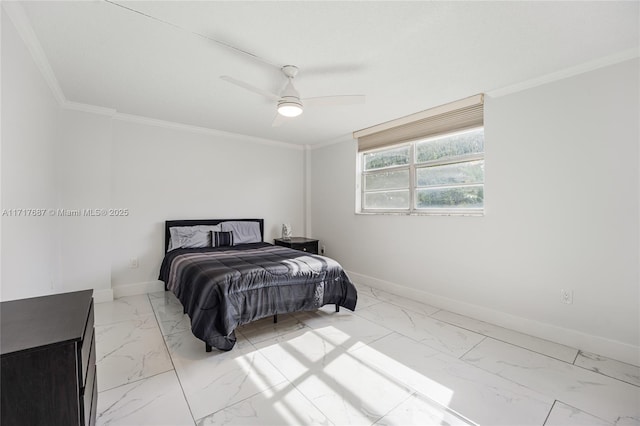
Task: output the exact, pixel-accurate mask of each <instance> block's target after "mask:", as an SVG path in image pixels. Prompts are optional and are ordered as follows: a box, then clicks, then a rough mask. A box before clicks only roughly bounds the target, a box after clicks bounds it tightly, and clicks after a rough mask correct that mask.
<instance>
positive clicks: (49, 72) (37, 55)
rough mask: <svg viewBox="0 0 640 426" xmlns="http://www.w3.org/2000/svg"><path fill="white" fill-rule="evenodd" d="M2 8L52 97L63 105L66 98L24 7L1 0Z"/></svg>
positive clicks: (15, 2) (14, 2)
mask: <svg viewBox="0 0 640 426" xmlns="http://www.w3.org/2000/svg"><path fill="white" fill-rule="evenodd" d="M2 9H4V11H5V13H6V14H7V16H9V19H11V22H13V25H14V26H15V27H16V30H17V31H18V34H19V35H20V37H21V38H22V40H23V41H24V44H25V46H27V49H28V50H29V53H31V57H32V58H33V61H34V62H35V63H36V66H37V67H38V69H39V70H40V73H41V74H42V77H44V80H45V81H46V82H47V85H48V86H49V88H50V89H51V92H52V93H53V97H54V98H55V100H56V101H57V102H58V104H59V105H60V106H62V105H64V103H65V102H66V101H67V99H66V98H65V96H64V93H63V92H62V89H61V88H60V83H58V79H57V78H56V75H55V74H54V73H53V69H52V68H51V65H50V64H49V61H48V60H47V56H46V55H45V53H44V50H42V45H41V44H40V41H39V40H38V37H37V36H36V33H35V31H33V27H32V26H31V23H30V22H29V18H27V14H26V13H25V11H24V8H23V7H22V5H21V4H20V2H17V1H3V2H2Z"/></svg>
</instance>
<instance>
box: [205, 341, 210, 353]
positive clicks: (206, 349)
mask: <svg viewBox="0 0 640 426" xmlns="http://www.w3.org/2000/svg"><path fill="white" fill-rule="evenodd" d="M204 350H205V351H207V352H211V345H210V344H208V343H205V344H204Z"/></svg>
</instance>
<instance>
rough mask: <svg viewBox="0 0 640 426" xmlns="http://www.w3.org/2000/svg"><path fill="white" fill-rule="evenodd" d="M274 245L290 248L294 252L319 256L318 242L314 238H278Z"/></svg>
mask: <svg viewBox="0 0 640 426" xmlns="http://www.w3.org/2000/svg"><path fill="white" fill-rule="evenodd" d="M274 243H275V245H277V246H283V247H289V248H292V249H294V250H300V251H306V252H307V253H311V254H318V240H314V239H312V238H303V237H291V238H290V239H288V240H283V239H282V238H276V239H275V240H274Z"/></svg>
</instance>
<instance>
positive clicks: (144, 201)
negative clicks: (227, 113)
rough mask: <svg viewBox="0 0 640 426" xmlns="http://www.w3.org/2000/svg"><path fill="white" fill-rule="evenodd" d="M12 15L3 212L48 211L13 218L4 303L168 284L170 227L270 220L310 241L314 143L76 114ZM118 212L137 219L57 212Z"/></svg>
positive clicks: (8, 224)
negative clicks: (186, 222) (308, 200)
mask: <svg viewBox="0 0 640 426" xmlns="http://www.w3.org/2000/svg"><path fill="white" fill-rule="evenodd" d="M2 11H3V16H2V117H1V119H2V120H1V121H2V150H1V161H2V176H1V185H2V208H3V209H18V208H42V209H46V210H47V214H46V215H45V216H44V217H40V218H38V217H23V216H21V217H11V216H3V217H2V235H1V241H2V272H1V276H2V283H1V287H0V298H1V299H2V300H10V299H16V298H22V297H29V296H38V295H43V294H47V293H59V292H65V291H74V290H79V289H85V288H93V289H95V290H99V294H100V298H102V299H104V298H108V297H110V295H111V294H112V292H111V290H112V288H113V289H114V292H115V293H116V296H118V295H125V294H128V293H135V292H139V291H145V290H146V289H149V288H154V286H155V288H157V284H158V282H157V278H158V273H159V267H160V263H161V261H162V257H163V245H164V221H165V220H168V219H194V218H240V217H245V218H246V217H256V218H263V219H265V240H266V241H270V240H272V239H273V238H274V237H277V236H278V235H279V234H280V229H281V226H282V223H284V222H287V223H291V224H292V226H293V229H294V230H298V232H299V233H300V234H303V233H304V227H305V195H304V193H305V192H304V191H305V190H304V188H305V157H304V155H305V152H304V150H303V149H302V147H297V146H293V145H290V144H283V143H277V142H270V141H266V140H258V139H256V138H248V137H243V136H239V135H231V134H226V133H223V132H216V131H208V130H205V129H194V128H190V127H187V126H173V127H171V125H170V124H169V123H160V122H152V123H149V122H150V121H151V120H143V119H140V118H136V117H130V116H124V115H118V114H111V115H109V114H106V115H105V114H103V113H94V112H91V111H93V109H92V108H89V107H87V108H85V107H83V106H82V105H72V106H73V108H75V109H74V110H71V109H68V108H67V107H68V105H69V104H67V103H66V101H64V100H62V101H61V103H62V104H61V105H60V104H59V103H58V102H57V101H56V100H55V98H54V96H52V88H51V87H48V85H47V83H46V82H45V81H44V79H43V78H42V75H41V73H40V71H39V69H38V67H37V66H36V65H35V62H34V59H33V58H32V56H31V54H30V53H29V51H28V50H27V48H26V47H25V44H24V42H23V40H22V39H21V38H20V36H19V35H18V33H17V32H16V29H15V27H14V26H13V24H12V22H11V21H10V20H9V19H7V17H6V14H5V13H4V9H2ZM83 109H86V110H87V111H82V110H83ZM98 112H100V111H98ZM102 112H107V111H106V110H105V111H102ZM111 208H123V209H128V210H129V212H130V213H129V215H128V216H127V217H96V216H84V215H81V216H79V217H78V216H64V215H59V214H57V213H56V214H55V215H54V216H51V215H49V213H48V211H49V210H50V209H52V210H53V211H56V212H57V211H58V209H63V210H69V211H73V210H80V211H84V210H85V209H111ZM131 258H137V259H138V260H139V267H138V268H135V269H131V268H129V259H131ZM95 294H96V293H94V295H95Z"/></svg>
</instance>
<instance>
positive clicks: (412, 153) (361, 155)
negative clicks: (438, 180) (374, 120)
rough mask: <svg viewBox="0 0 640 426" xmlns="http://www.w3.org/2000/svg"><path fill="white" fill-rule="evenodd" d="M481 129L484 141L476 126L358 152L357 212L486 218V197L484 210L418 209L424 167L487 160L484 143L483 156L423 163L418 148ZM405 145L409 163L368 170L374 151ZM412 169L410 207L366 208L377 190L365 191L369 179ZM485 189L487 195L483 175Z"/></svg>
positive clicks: (409, 188) (457, 208) (481, 208)
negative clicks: (367, 157) (420, 174)
mask: <svg viewBox="0 0 640 426" xmlns="http://www.w3.org/2000/svg"><path fill="white" fill-rule="evenodd" d="M478 129H482V132H483V138H484V125H482V126H475V127H472V128H468V129H464V130H458V131H453V132H447V133H444V134H438V135H433V136H429V137H425V138H419V139H415V140H412V141H406V142H402V143H398V144H393V145H387V146H383V147H380V148H374V149H369V150H364V151H359V152H358V154H357V160H356V161H357V167H356V181H357V182H356V194H357V195H356V213H357V214H364V215H375V214H378V215H380V214H382V215H404V216H422V215H425V216H484V209H485V198H484V195H483V199H482V207H446V208H443V207H430V208H418V207H417V191H418V190H419V189H420V188H424V187H420V186H418V182H417V170H418V169H421V168H427V167H434V166H444V165H450V164H460V163H470V162H473V161H482V162H483V165H484V161H485V149H484V144H483V150H482V152H481V153H472V154H465V155H460V156H455V157H446V158H444V159H437V160H430V161H425V162H421V163H416V159H417V145H418V144H419V143H421V142H425V141H428V140H432V139H441V138H442V137H446V136H454V135H458V134H463V133H468V132H472V131H476V130H478ZM403 146H409V147H410V148H409V163H408V164H403V165H394V166H387V167H382V168H378V169H374V170H365V155H366V154H369V153H372V152H380V151H387V150H391V149H396V148H400V147H403ZM407 169H408V170H409V185H408V188H407V189H408V190H409V208H408V209H405V208H398V209H393V208H391V209H389V208H384V209H376V208H373V209H372V208H365V207H364V200H365V196H366V194H367V193H372V192H376V191H366V185H365V180H366V176H367V175H370V174H373V173H376V172H380V171H396V170H407ZM476 185H478V183H472V184H452V185H441V186H434V187H435V188H447V187H464V186H476ZM481 185H482V188H483V194H484V186H485V176H484V173H483V177H482V183H481ZM379 192H388V191H385V190H379Z"/></svg>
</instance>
